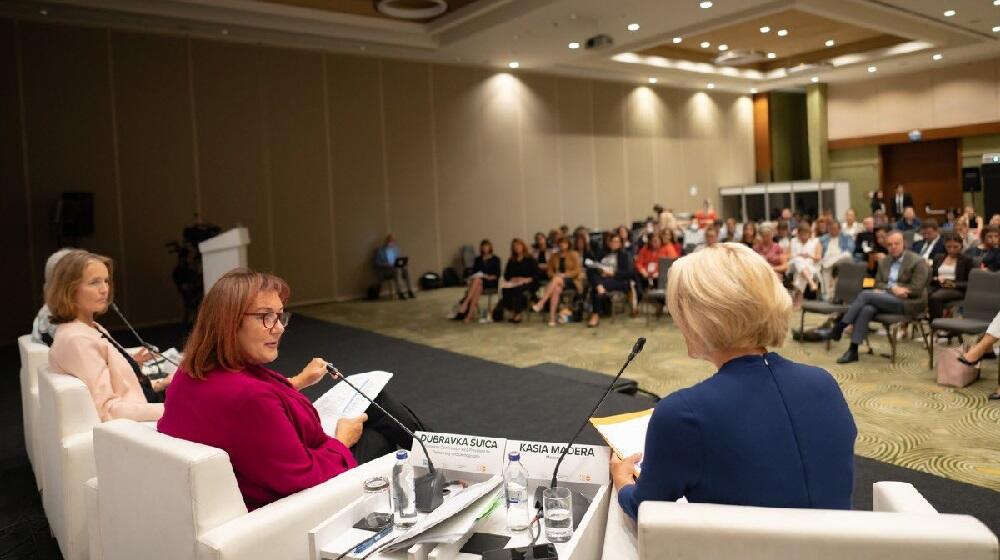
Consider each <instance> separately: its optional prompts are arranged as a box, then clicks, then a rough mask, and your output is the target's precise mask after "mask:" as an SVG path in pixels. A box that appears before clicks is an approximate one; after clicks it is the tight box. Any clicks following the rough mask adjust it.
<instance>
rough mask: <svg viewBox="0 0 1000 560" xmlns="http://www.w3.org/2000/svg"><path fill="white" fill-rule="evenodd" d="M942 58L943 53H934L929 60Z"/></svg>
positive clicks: (998, 0) (999, 0)
mask: <svg viewBox="0 0 1000 560" xmlns="http://www.w3.org/2000/svg"><path fill="white" fill-rule="evenodd" d="M997 2H1000V0H997ZM942 58H944V55H943V54H941V53H934V56H932V57H931V60H941V59H942Z"/></svg>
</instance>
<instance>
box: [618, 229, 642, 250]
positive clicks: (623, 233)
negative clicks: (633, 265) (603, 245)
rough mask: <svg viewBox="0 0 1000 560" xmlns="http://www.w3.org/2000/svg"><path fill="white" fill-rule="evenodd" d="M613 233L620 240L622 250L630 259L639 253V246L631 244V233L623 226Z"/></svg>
mask: <svg viewBox="0 0 1000 560" xmlns="http://www.w3.org/2000/svg"><path fill="white" fill-rule="evenodd" d="M615 232H616V233H617V234H618V237H619V238H621V240H622V250H623V251H625V252H626V253H628V254H629V256H630V257H632V258H635V255H636V253H638V252H639V246H638V244H637V243H633V242H632V231H631V230H629V229H628V228H627V227H625V226H618V229H617V230H615Z"/></svg>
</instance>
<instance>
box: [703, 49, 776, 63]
mask: <svg viewBox="0 0 1000 560" xmlns="http://www.w3.org/2000/svg"><path fill="white" fill-rule="evenodd" d="M765 60H767V56H765V55H764V53H762V52H760V51H751V50H746V49H742V50H741V49H736V50H731V51H726V52H724V53H722V54H720V55H719V56H717V57H715V60H714V62H715V63H716V64H718V65H719V66H743V65H744V64H755V63H757V62H764V61H765Z"/></svg>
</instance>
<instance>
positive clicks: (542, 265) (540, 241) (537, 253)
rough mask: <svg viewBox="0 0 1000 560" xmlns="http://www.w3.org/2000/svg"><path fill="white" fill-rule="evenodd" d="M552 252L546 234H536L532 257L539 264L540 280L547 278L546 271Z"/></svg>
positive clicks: (532, 246)
mask: <svg viewBox="0 0 1000 560" xmlns="http://www.w3.org/2000/svg"><path fill="white" fill-rule="evenodd" d="M550 254H551V251H550V249H549V240H548V238H547V237H545V234H544V233H542V232H538V233H536V234H535V242H534V243H533V244H532V245H531V256H533V257H534V258H535V262H536V263H537V264H538V278H539V279H541V278H544V277H545V276H546V271H547V270H548V265H547V264H546V263H547V262H548V258H549V255H550Z"/></svg>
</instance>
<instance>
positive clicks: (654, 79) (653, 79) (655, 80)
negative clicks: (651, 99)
mask: <svg viewBox="0 0 1000 560" xmlns="http://www.w3.org/2000/svg"><path fill="white" fill-rule="evenodd" d="M658 81H659V80H657V79H656V78H650V79H649V83H651V84H655V83H656V82H658Z"/></svg>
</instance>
